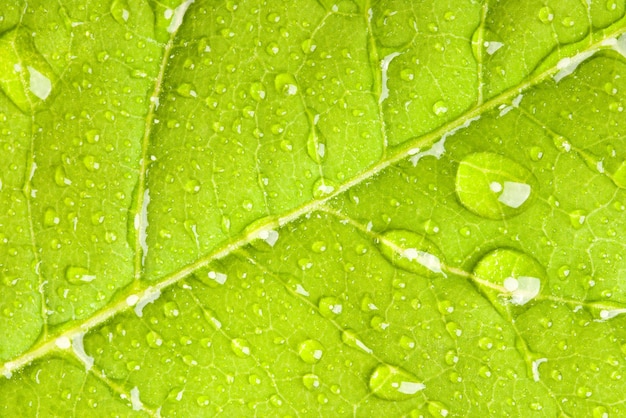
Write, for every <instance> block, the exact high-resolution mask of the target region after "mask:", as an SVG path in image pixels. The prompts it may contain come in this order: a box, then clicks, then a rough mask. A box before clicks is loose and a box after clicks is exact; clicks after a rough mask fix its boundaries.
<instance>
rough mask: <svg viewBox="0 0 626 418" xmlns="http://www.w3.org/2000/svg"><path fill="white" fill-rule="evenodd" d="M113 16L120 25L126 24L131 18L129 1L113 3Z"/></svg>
mask: <svg viewBox="0 0 626 418" xmlns="http://www.w3.org/2000/svg"><path fill="white" fill-rule="evenodd" d="M111 15H112V16H113V19H115V21H116V22H117V23H119V24H120V25H124V24H126V22H128V18H129V17H130V7H129V6H128V1H127V0H113V3H111Z"/></svg>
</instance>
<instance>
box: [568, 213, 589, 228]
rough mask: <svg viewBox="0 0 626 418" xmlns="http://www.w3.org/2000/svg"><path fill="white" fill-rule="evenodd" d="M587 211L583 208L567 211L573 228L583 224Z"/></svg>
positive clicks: (580, 226)
mask: <svg viewBox="0 0 626 418" xmlns="http://www.w3.org/2000/svg"><path fill="white" fill-rule="evenodd" d="M585 219H587V212H585V211H584V210H575V211H572V212H570V213H569V220H570V223H571V225H572V226H573V227H574V229H580V228H582V227H583V225H584V224H585Z"/></svg>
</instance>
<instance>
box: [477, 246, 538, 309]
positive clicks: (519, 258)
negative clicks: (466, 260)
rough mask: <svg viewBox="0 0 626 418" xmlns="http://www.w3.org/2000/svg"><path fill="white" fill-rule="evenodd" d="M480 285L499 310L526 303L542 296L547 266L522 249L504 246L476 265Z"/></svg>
mask: <svg viewBox="0 0 626 418" xmlns="http://www.w3.org/2000/svg"><path fill="white" fill-rule="evenodd" d="M474 276H475V280H476V283H477V285H478V287H479V288H480V289H481V290H482V291H483V293H484V294H485V295H486V296H487V298H488V299H489V300H490V301H491V303H492V304H493V305H494V306H495V307H496V308H497V309H499V310H502V309H508V308H509V307H510V305H518V306H520V305H525V304H527V303H528V302H530V301H531V300H533V299H534V298H536V297H537V295H539V293H540V292H541V288H542V285H543V283H544V282H545V281H546V275H545V271H544V269H543V267H542V266H541V265H540V264H539V263H538V262H537V261H536V260H535V259H533V258H532V257H530V256H529V255H526V254H524V253H522V252H519V251H516V250H512V249H508V248H500V249H497V250H494V251H492V252H490V253H488V254H487V255H485V256H484V257H483V258H481V259H480V261H478V263H477V264H476V267H474Z"/></svg>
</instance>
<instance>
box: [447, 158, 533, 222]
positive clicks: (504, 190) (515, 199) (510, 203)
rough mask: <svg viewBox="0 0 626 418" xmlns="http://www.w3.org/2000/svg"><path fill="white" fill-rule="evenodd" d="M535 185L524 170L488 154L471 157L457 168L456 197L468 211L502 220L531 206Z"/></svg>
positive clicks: (508, 161)
mask: <svg viewBox="0 0 626 418" xmlns="http://www.w3.org/2000/svg"><path fill="white" fill-rule="evenodd" d="M537 190H538V182H537V180H536V179H535V177H534V176H533V174H532V173H531V172H530V171H529V170H527V169H526V168H525V167H522V166H521V165H519V164H517V163H516V162H514V161H512V160H510V159H509V158H506V157H503V156H501V155H498V154H493V153H489V152H481V153H475V154H471V155H469V156H467V157H465V158H464V159H463V160H462V161H461V162H460V164H459V168H458V170H457V173H456V194H457V196H458V198H459V200H460V201H461V204H462V205H463V206H464V207H465V208H466V209H468V210H469V211H471V212H473V213H475V214H477V215H480V216H482V217H485V218H488V219H504V218H509V217H511V216H515V215H518V214H520V213H522V212H524V211H525V210H526V209H528V207H529V206H530V205H531V204H532V201H533V200H534V199H533V198H534V196H535V194H536V192H537Z"/></svg>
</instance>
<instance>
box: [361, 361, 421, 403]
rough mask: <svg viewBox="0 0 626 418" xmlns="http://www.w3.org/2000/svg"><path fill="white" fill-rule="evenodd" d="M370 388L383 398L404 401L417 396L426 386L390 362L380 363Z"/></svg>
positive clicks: (371, 379) (375, 370)
mask: <svg viewBox="0 0 626 418" xmlns="http://www.w3.org/2000/svg"><path fill="white" fill-rule="evenodd" d="M369 388H370V390H371V391H372V393H373V394H374V395H376V396H377V397H379V398H381V399H385V400H388V401H403V400H406V399H411V398H413V397H415V396H417V393H418V392H419V391H421V390H423V389H425V388H426V386H424V384H423V383H422V382H420V381H419V380H418V379H417V377H415V376H413V375H412V374H411V373H409V372H407V371H405V370H402V369H400V368H398V367H394V366H391V365H389V364H380V365H379V366H378V367H376V369H374V371H373V372H372V374H371V376H370V380H369Z"/></svg>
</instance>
